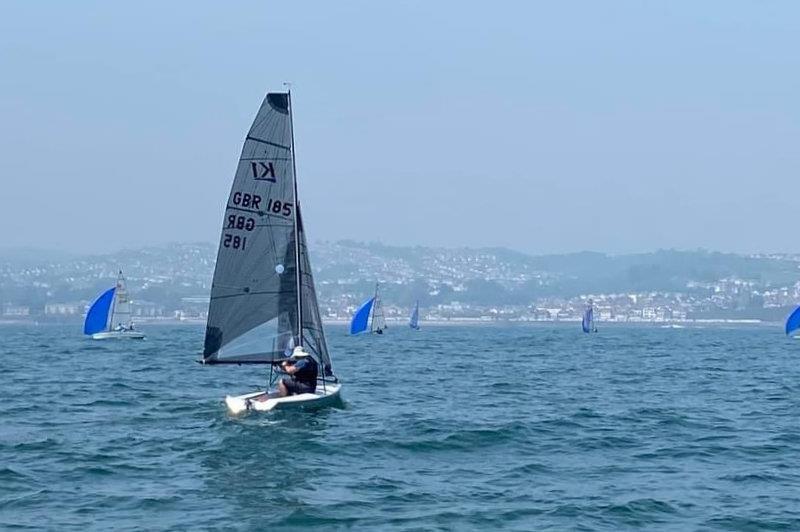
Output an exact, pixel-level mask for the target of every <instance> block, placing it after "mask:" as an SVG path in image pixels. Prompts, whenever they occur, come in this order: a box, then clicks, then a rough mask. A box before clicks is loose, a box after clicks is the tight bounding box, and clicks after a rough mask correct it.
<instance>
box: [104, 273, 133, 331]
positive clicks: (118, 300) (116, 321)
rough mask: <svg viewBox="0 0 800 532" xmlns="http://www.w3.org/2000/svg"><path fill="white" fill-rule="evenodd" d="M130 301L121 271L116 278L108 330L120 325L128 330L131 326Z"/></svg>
mask: <svg viewBox="0 0 800 532" xmlns="http://www.w3.org/2000/svg"><path fill="white" fill-rule="evenodd" d="M131 321H132V320H131V300H130V299H129V298H128V290H127V288H126V286H125V277H123V276H122V270H120V272H119V276H118V277H117V286H116V292H115V293H114V306H113V308H112V311H111V320H110V321H109V325H110V328H112V329H113V328H115V327H119V326H120V325H121V326H123V327H125V328H129V327H130V325H131Z"/></svg>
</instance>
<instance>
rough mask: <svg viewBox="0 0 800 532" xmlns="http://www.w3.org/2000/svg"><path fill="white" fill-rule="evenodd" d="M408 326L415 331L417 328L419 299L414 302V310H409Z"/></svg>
mask: <svg viewBox="0 0 800 532" xmlns="http://www.w3.org/2000/svg"><path fill="white" fill-rule="evenodd" d="M408 326H409V327H411V328H412V329H414V330H415V331H418V330H419V300H417V302H416V303H415V304H414V310H412V311H411V319H410V320H409V321H408Z"/></svg>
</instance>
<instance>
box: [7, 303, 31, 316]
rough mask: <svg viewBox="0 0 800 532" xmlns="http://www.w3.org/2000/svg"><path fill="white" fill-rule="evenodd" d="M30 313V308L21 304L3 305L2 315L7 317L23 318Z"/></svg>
mask: <svg viewBox="0 0 800 532" xmlns="http://www.w3.org/2000/svg"><path fill="white" fill-rule="evenodd" d="M30 315H31V308H30V307H26V306H23V305H14V304H12V303H6V304H5V305H3V316H5V317H7V318H23V317H25V316H30Z"/></svg>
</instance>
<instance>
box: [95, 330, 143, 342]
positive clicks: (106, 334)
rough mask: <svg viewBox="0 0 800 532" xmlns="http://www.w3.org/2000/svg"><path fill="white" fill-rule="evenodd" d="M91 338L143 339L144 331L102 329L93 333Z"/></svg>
mask: <svg viewBox="0 0 800 532" xmlns="http://www.w3.org/2000/svg"><path fill="white" fill-rule="evenodd" d="M92 339H93V340H114V339H129V340H144V333H141V332H139V331H103V332H99V333H94V334H93V335H92Z"/></svg>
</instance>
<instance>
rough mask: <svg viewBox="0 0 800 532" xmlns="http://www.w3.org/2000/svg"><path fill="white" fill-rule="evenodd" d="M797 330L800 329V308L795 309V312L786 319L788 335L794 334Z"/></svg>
mask: <svg viewBox="0 0 800 532" xmlns="http://www.w3.org/2000/svg"><path fill="white" fill-rule="evenodd" d="M797 329H800V307H797V308H796V309H794V312H792V313H791V314H789V317H788V318H786V334H787V335H789V334H792V333H793V332H794V331H796V330H797Z"/></svg>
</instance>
